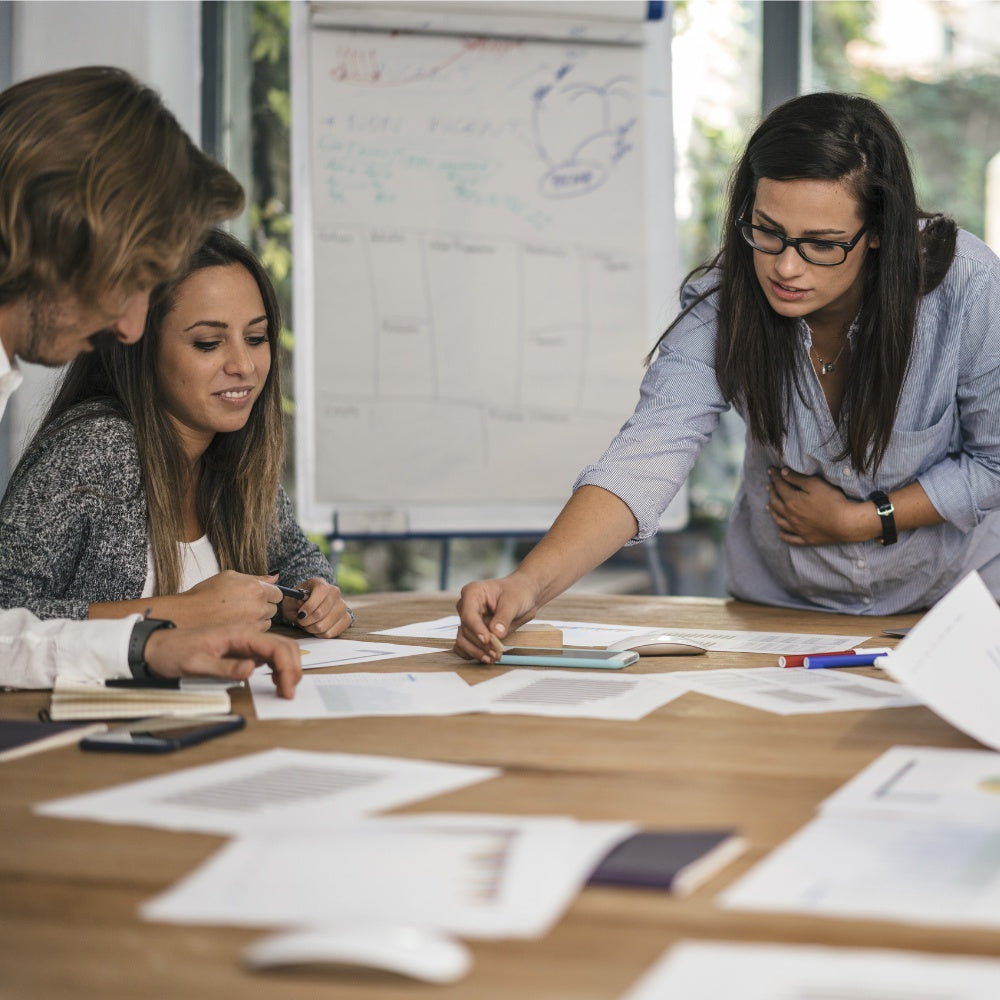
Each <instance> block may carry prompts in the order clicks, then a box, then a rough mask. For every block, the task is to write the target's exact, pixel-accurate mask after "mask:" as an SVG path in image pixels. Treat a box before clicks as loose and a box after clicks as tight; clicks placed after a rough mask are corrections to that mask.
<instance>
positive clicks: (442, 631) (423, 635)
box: [375, 615, 871, 655]
mask: <svg viewBox="0 0 1000 1000" xmlns="http://www.w3.org/2000/svg"><path fill="white" fill-rule="evenodd" d="M458 621H459V619H458V616H457V615H448V616H447V617H445V618H437V619H435V620H434V621H427V622H415V623H414V624H412V625H402V626H400V627H399V628H390V629H384V630H383V631H381V632H376V633H375V634H376V635H395V636H408V637H410V638H414V639H444V640H447V641H449V642H451V641H453V640H454V638H455V634H456V632H457V630H458ZM535 624H537V625H552V626H553V627H555V628H558V629H561V630H562V634H563V645H564V646H597V647H602V648H603V647H606V646H609V645H611V643H613V642H618V641H619V640H620V639H626V638H636V637H638V636H641V635H645V634H646V633H647V632H649V631H650V630H651V629H656V628H660V627H661V626H659V625H656V624H655V623H654V624H652V625H613V624H612V625H607V624H598V623H595V622H568V621H554V620H550V619H543V618H539V619H537V620H536V622H535ZM662 629H663V631H664V632H668V633H669V634H670V635H672V636H673V637H674V638H676V639H681V640H683V641H684V642H693V643H695V644H696V645H698V646H704V647H705V648H706V649H708V650H711V651H714V652H729V653H774V654H776V655H777V654H780V653H823V652H827V651H829V650H832V649H851V648H853V647H854V646H858V645H860V644H861V643H863V642H865V641H866V640H867V639H870V638H871V636H867V635H812V634H810V633H799V632H747V631H740V630H734V629H692V628H674V627H673V626H672V625H669V624H668V625H663V626H662Z"/></svg>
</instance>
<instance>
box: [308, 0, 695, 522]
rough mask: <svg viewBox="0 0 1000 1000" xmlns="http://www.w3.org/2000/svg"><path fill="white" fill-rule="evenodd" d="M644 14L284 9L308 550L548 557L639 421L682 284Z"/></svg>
mask: <svg viewBox="0 0 1000 1000" xmlns="http://www.w3.org/2000/svg"><path fill="white" fill-rule="evenodd" d="M649 7H650V5H648V4H645V3H632V2H621V3H612V4H608V3H589V4H586V3H572V2H565V3H559V4H546V3H532V4H517V3H506V4H504V3H477V4H441V3H437V4H434V3H431V4H418V3H406V4H379V3H366V4H351V3H345V4H337V3H316V4H306V3H293V5H292V15H293V18H292V20H293V30H292V43H293V60H292V61H293V171H294V175H295V176H294V182H295V183H294V190H295V194H296V203H295V259H296V279H295V280H296V286H295V320H294V329H295V337H296V351H295V356H296V367H295V387H296V399H297V416H296V459H297V468H298V473H297V476H298V479H297V493H298V507H299V515H300V518H301V519H302V521H303V523H304V524H305V525H306V526H307V527H308V528H310V529H311V530H316V531H322V532H327V533H332V534H333V535H334V536H336V537H340V538H346V537H359V536H376V535H377V536H380V537H386V536H396V537H408V536H414V535H422V536H424V537H427V536H428V535H433V534H441V535H442V536H459V535H471V534H496V535H506V536H512V535H513V536H520V535H532V534H538V533H541V532H544V530H545V529H546V528H548V526H549V525H550V524H551V522H552V520H553V519H554V517H555V515H556V514H557V513H558V511H559V509H560V508H561V507H562V505H563V503H564V502H565V501H566V499H567V498H568V496H569V493H570V490H571V488H572V484H573V482H574V480H575V478H576V476H577V474H578V473H579V471H580V470H581V469H582V468H583V467H584V466H585V465H586V464H587V463H589V462H591V461H593V460H595V459H596V458H597V457H598V456H599V455H600V454H601V452H602V451H603V450H604V448H605V447H606V446H607V444H608V442H609V441H610V440H611V438H612V437H613V435H614V434H615V432H616V431H617V430H618V428H619V427H620V425H621V424H622V423H623V422H624V420H625V419H626V418H627V416H628V415H629V413H631V411H632V408H633V406H634V405H635V402H636V399H637V397H638V385H639V381H640V379H641V376H642V366H641V361H642V358H643V356H644V355H645V353H646V352H647V350H648V349H649V347H650V346H651V345H652V343H653V342H654V341H655V339H656V337H657V336H658V335H659V333H660V332H661V331H662V329H663V327H664V326H665V325H666V323H667V321H668V320H669V318H670V317H671V316H672V314H673V312H674V311H675V309H676V289H677V286H678V283H679V277H680V276H679V273H678V263H677V260H676V258H675V256H674V254H675V245H676V241H675V239H674V233H675V225H674V215H673V161H672V138H671V120H672V119H671V112H670V83H669V81H670V73H669V70H670V63H669V26H668V24H667V23H666V22H665V21H663V20H662V19H661V20H654V21H650V20H646V18H647V16H648V14H649ZM471 11H474V12H475V16H473V15H472V14H471V13H470V12H471ZM543 15H544V16H543ZM470 18H471V20H470ZM473 25H479V26H480V27H481V29H482V30H481V31H480V33H477V34H470V33H468V32H469V31H470V30H471V26H473ZM396 29H401V30H396ZM490 30H492V31H494V32H499V33H497V34H493V35H490V34H487V33H486V32H488V31H490ZM539 36H543V37H539ZM596 39H601V40H596ZM686 520H687V502H686V494H685V493H684V490H683V487H682V488H681V495H680V496H679V497H678V498H677V500H676V501H675V503H674V504H673V505H672V506H671V509H670V510H669V511H668V514H667V515H666V517H665V519H664V527H668V528H678V527H681V526H683V524H684V523H686Z"/></svg>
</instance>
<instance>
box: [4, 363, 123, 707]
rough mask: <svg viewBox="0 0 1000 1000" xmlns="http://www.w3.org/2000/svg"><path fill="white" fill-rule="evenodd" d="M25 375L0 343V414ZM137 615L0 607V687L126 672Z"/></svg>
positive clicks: (38, 685)
mask: <svg viewBox="0 0 1000 1000" xmlns="http://www.w3.org/2000/svg"><path fill="white" fill-rule="evenodd" d="M22 378H23V376H22V375H21V373H20V372H19V371H18V370H17V367H16V366H15V365H12V364H11V363H10V359H9V358H8V357H7V354H6V352H5V351H4V350H3V348H2V347H0V417H2V416H3V412H4V410H5V409H6V408H7V400H8V399H10V397H11V394H12V393H13V392H14V390H15V389H16V388H17V387H18V386H19V385H20V384H21V381H22ZM138 620H139V616H138V615H129V616H128V617H127V618H115V619H108V620H106V621H92V622H90V621H88V622H76V621H64V620H60V619H52V620H49V621H39V620H38V619H37V618H36V617H35V616H34V615H33V614H31V613H30V612H28V611H25V610H24V609H23V608H14V609H12V610H9V611H0V687H14V688H50V687H52V684H53V682H54V681H55V679H56V677H57V676H58V677H60V678H65V679H66V680H68V681H72V682H85V681H99V680H104V679H106V678H110V677H129V676H131V673H130V671H129V669H128V641H129V638H130V637H131V635H132V629H133V627H134V625H135V623H136V622H137V621H138Z"/></svg>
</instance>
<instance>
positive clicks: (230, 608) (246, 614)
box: [157, 569, 281, 632]
mask: <svg viewBox="0 0 1000 1000" xmlns="http://www.w3.org/2000/svg"><path fill="white" fill-rule="evenodd" d="M277 579H278V577H277V574H274V575H272V576H253V575H251V574H249V573H237V572H236V571H235V570H231V569H227V570H223V571H222V572H221V573H216V574H215V576H210V577H208V579H206V580H202V581H201V582H200V583H196V584H195V585H194V586H193V587H192V588H191V589H190V590H185V591H184V592H183V593H182V594H177V595H175V596H173V597H170V598H161V599H160V604H159V605H158V607H157V617H161V618H169V619H170V620H171V621H174V622H176V623H177V624H178V625H179V626H181V625H194V626H197V625H219V624H238V625H251V626H253V627H254V628H256V629H258V631H261V632H266V631H267V630H268V629H269V628H270V627H271V619H272V618H273V617H274V615H275V612H276V611H277V606H278V604H280V603H281V591H280V590H278V588H277V587H275V586H274V582H275V581H276V580H277Z"/></svg>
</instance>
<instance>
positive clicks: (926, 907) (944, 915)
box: [720, 814, 1000, 928]
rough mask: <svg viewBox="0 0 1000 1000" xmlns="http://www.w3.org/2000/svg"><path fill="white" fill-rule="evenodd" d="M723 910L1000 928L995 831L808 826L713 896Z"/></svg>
mask: <svg viewBox="0 0 1000 1000" xmlns="http://www.w3.org/2000/svg"><path fill="white" fill-rule="evenodd" d="M720 900H721V902H722V904H723V906H726V907H729V908H733V909H744V910H756V911H759V910H778V911H783V912H792V913H809V914H817V915H820V916H835V917H850V918H855V919H862V920H880V919H881V920H894V921H898V922H901V923H908V924H932V925H947V926H966V927H986V928H1000V835H998V833H997V829H996V826H995V825H988V824H981V825H974V824H968V823H961V822H951V823H949V822H944V821H942V822H932V821H924V822H906V821H903V820H898V819H883V818H881V817H868V816H859V815H839V814H838V815H826V814H824V815H823V816H821V817H819V818H818V819H814V820H812V821H811V822H810V823H809V824H807V825H806V826H805V827H803V828H802V829H801V830H800V831H799V832H798V833H796V834H795V835H794V836H793V837H791V838H790V839H789V840H787V841H786V842H785V843H784V844H782V845H781V846H780V847H778V848H777V849H776V850H774V851H772V852H771V853H770V854H769V855H768V856H767V857H766V858H765V859H764V860H763V861H762V862H760V863H759V864H758V865H756V866H755V867H754V868H752V869H751V870H750V871H749V872H748V873H747V874H746V875H744V876H743V877H742V878H741V879H739V880H738V881H737V882H736V883H735V884H733V885H732V886H731V887H730V888H729V889H728V890H727V891H726V892H724V893H723V894H722V896H721V897H720Z"/></svg>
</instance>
